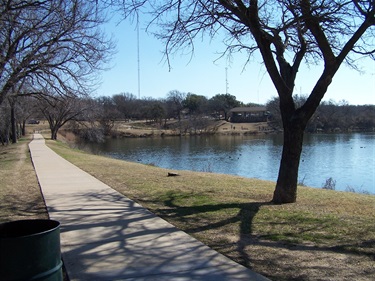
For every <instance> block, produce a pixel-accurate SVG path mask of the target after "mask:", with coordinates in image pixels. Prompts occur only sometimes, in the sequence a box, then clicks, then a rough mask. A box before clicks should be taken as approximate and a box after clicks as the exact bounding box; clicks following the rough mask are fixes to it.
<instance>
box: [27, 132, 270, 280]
mask: <svg viewBox="0 0 375 281" xmlns="http://www.w3.org/2000/svg"><path fill="white" fill-rule="evenodd" d="M29 148H30V151H31V156H32V161H33V163H34V167H35V170H36V173H37V176H38V180H39V184H40V186H41V189H42V192H43V195H44V198H45V201H46V205H47V208H48V212H49V215H50V218H51V219H54V220H58V221H60V223H61V250H62V256H63V260H64V263H65V266H66V269H67V272H68V275H69V278H70V280H71V281H75V280H90V281H91V280H134V281H139V280H145V281H146V280H147V281H148V280H204V281H209V280H215V281H221V280H259V281H261V280H267V279H266V278H264V277H262V276H260V275H259V274H256V273H254V272H253V271H251V270H249V269H247V268H245V267H243V266H241V265H239V264H237V263H235V262H233V261H231V260H230V259H228V258H226V257H224V256H223V255H221V254H219V253H217V252H216V251H214V250H212V249H210V248H209V247H207V246H205V245H204V244H202V243H201V242H199V241H197V240H195V239H194V238H192V237H191V236H189V235H187V234H186V233H184V232H182V231H180V230H178V229H176V228H175V227H174V226H172V225H171V224H169V223H167V222H166V221H164V220H163V219H161V218H159V217H157V216H155V215H154V214H152V213H151V212H149V211H148V210H147V209H145V208H143V207H142V206H140V205H138V204H137V203H135V202H133V201H131V200H129V199H128V198H126V197H124V196H123V195H121V194H120V193H118V192H116V191H115V190H113V189H112V188H110V187H109V186H107V185H105V184H104V183H102V182H100V181H99V180H97V179H96V178H94V177H92V176H91V175H89V174H87V173H86V172H84V171H82V170H81V169H79V168H78V167H76V166H74V165H73V164H71V163H70V162H68V161H66V160H64V159H63V158H62V157H60V156H58V155H57V154H56V153H54V152H53V151H52V150H51V149H49V148H48V147H47V146H46V145H45V142H44V139H43V137H42V136H41V135H40V134H35V135H34V140H33V141H32V142H31V143H30V145H29Z"/></svg>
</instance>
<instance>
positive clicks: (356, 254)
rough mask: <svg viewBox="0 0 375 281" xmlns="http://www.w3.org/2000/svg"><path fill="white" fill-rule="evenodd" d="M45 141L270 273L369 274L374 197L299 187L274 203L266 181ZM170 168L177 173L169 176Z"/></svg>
mask: <svg viewBox="0 0 375 281" xmlns="http://www.w3.org/2000/svg"><path fill="white" fill-rule="evenodd" d="M47 143H48V145H49V146H50V147H51V148H52V149H53V150H55V151H56V152H57V153H58V154H60V155H62V156H63V157H64V158H66V159H67V160H68V161H70V162H72V163H74V164H75V165H77V166H78V167H80V168H82V169H83V170H85V171H87V172H88V173H90V174H92V175H94V176H95V177H97V178H98V179H100V180H102V181H103V182H105V183H107V184H108V185H109V186H111V187H113V188H114V189H116V190H118V191H119V192H121V193H123V194H125V195H126V196H128V197H129V198H131V199H133V200H135V201H137V202H139V203H140V204H142V205H143V206H145V207H147V208H148V209H150V210H151V211H153V212H154V213H156V214H158V215H160V216H161V217H163V218H164V219H166V220H168V221H169V222H171V223H172V224H174V225H176V226H177V227H179V228H180V229H182V230H184V231H185V232H187V233H189V234H191V235H192V236H194V237H196V238H197V239H199V240H201V241H202V242H204V243H205V244H207V245H209V246H211V247H212V248H214V249H216V250H218V251H220V252H222V253H223V254H225V255H227V256H229V257H230V258H232V259H234V260H236V261H237V262H239V263H241V264H244V265H246V266H248V267H250V268H252V269H254V270H255V271H257V272H259V273H261V274H264V275H266V276H268V277H270V278H271V279H273V280H327V279H329V280H345V279H347V280H374V279H375V268H374V259H375V224H374V221H375V196H372V195H363V194H354V193H345V192H337V191H331V190H321V189H314V188H308V187H299V193H298V202H297V203H295V204H286V205H272V204H270V203H269V200H270V199H271V197H272V192H273V188H274V183H272V182H268V181H261V180H255V179H245V178H241V177H236V176H230V175H219V174H212V173H200V172H190V171H170V170H166V169H162V168H158V167H154V166H147V165H142V164H138V163H129V162H124V161H119V160H114V159H110V158H105V157H100V156H95V155H90V154H87V153H83V152H81V151H77V150H72V149H70V148H68V147H67V146H66V145H64V144H62V143H56V142H51V141H48V142H47ZM168 172H176V173H178V174H179V175H180V176H177V177H167V174H168Z"/></svg>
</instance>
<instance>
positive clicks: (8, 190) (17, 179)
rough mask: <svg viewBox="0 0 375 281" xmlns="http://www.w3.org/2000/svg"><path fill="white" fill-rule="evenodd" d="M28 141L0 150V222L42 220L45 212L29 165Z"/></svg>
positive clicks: (0, 147)
mask: <svg viewBox="0 0 375 281" xmlns="http://www.w3.org/2000/svg"><path fill="white" fill-rule="evenodd" d="M29 141H30V138H23V139H21V140H19V142H18V143H17V144H12V145H7V146H0V179H1V180H0V222H6V221H12V220H19V219H36V218H39V219H46V218H48V214H47V210H46V208H45V205H44V201H43V197H42V195H41V193H40V188H39V185H38V181H37V178H36V174H35V171H34V168H33V165H32V163H31V159H30V154H29V150H28V143H29Z"/></svg>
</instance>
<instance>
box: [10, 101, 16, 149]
mask: <svg viewBox="0 0 375 281" xmlns="http://www.w3.org/2000/svg"><path fill="white" fill-rule="evenodd" d="M10 124H11V128H12V143H17V126H16V115H15V112H14V103H13V102H12V103H11V107H10Z"/></svg>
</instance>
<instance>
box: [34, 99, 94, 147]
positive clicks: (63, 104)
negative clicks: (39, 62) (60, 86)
mask: <svg viewBox="0 0 375 281" xmlns="http://www.w3.org/2000/svg"><path fill="white" fill-rule="evenodd" d="M38 98H39V102H38V107H39V110H40V111H41V112H42V114H43V116H44V117H45V118H46V120H47V122H48V124H49V127H50V130H51V139H52V140H56V139H57V133H58V131H59V129H60V128H61V127H62V126H64V125H65V124H66V123H67V122H69V121H79V120H83V119H84V117H83V116H84V115H83V114H84V112H85V111H87V110H88V109H89V108H90V106H89V105H87V104H86V103H85V102H84V101H83V100H82V99H79V98H77V97H74V96H59V95H57V96H52V95H51V94H50V95H48V96H43V97H38Z"/></svg>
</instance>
